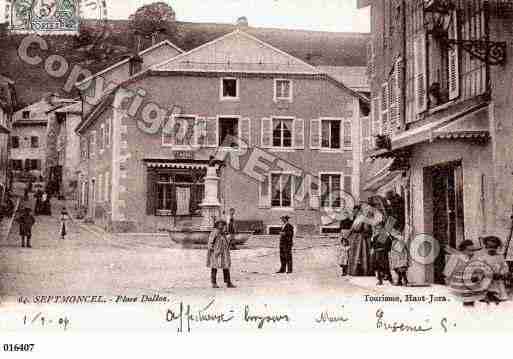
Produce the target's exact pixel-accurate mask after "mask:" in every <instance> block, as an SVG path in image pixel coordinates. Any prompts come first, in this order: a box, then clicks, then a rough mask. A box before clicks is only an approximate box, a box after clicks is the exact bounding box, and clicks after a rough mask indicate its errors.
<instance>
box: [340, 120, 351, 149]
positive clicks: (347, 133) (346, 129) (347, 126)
mask: <svg viewBox="0 0 513 359" xmlns="http://www.w3.org/2000/svg"><path fill="white" fill-rule="evenodd" d="M340 127H341V128H342V131H343V132H342V141H343V147H344V150H349V151H350V150H352V149H353V134H352V131H353V122H352V120H350V119H347V120H343V121H342V126H340Z"/></svg>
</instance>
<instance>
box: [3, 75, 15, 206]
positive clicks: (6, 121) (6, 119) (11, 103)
mask: <svg viewBox="0 0 513 359" xmlns="http://www.w3.org/2000/svg"><path fill="white" fill-rule="evenodd" d="M15 107H16V91H15V88H14V81H13V80H11V79H9V78H8V77H5V76H2V75H0V203H3V198H4V194H5V192H6V190H8V189H9V188H10V176H9V136H10V133H11V130H12V117H13V113H14V109H15Z"/></svg>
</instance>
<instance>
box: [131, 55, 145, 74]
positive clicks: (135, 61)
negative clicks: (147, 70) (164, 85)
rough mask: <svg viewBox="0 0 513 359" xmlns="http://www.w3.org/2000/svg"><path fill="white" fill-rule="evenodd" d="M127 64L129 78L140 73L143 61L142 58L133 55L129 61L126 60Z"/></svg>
mask: <svg viewBox="0 0 513 359" xmlns="http://www.w3.org/2000/svg"><path fill="white" fill-rule="evenodd" d="M128 62H129V73H130V76H133V75H135V74H138V73H139V72H141V71H142V67H143V62H144V61H143V59H142V57H141V56H139V55H138V54H134V55H132V56H130V59H129V60H128Z"/></svg>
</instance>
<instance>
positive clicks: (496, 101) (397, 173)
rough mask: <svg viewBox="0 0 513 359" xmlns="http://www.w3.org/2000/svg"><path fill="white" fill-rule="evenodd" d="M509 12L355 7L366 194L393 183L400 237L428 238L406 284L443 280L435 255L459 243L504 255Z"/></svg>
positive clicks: (466, 6)
mask: <svg viewBox="0 0 513 359" xmlns="http://www.w3.org/2000/svg"><path fill="white" fill-rule="evenodd" d="M512 5H513V4H512V2H511V1H481V0H478V1H459V0H454V1H420V0H414V1H400V0H386V1H360V6H371V24H372V25H371V26H372V41H371V42H370V43H369V46H368V49H369V54H368V68H369V70H368V72H369V76H370V81H371V89H372V91H371V92H372V94H371V101H372V102H371V103H372V105H371V114H372V121H371V131H372V133H373V135H374V141H373V142H374V146H375V150H374V151H372V152H371V153H369V155H370V157H371V158H377V159H379V161H381V163H380V164H379V163H378V164H379V166H377V168H376V169H375V170H374V172H373V175H372V176H370V177H373V178H369V181H368V182H369V183H368V184H369V185H371V184H372V183H370V182H372V180H374V181H375V183H374V187H372V186H370V187H369V188H372V189H373V190H374V191H379V190H380V187H382V186H386V185H387V183H388V182H389V181H391V180H395V181H396V184H397V187H400V188H402V189H403V191H404V198H405V201H406V207H407V229H406V234H407V237H408V238H409V240H413V239H415V238H416V237H418V236H419V235H420V234H429V235H430V236H432V237H433V240H432V243H430V248H434V249H435V251H433V252H431V255H433V260H432V261H427V262H425V263H419V261H413V263H412V267H411V268H410V276H411V277H412V281H414V282H422V283H424V282H443V280H444V277H443V268H444V265H445V255H444V250H443V248H444V246H450V247H457V246H458V244H459V243H461V241H462V240H463V239H470V240H474V241H476V244H477V243H478V242H479V237H480V236H482V235H484V234H495V235H498V236H499V237H500V238H502V240H503V242H504V244H505V247H506V248H508V243H509V240H510V238H509V230H510V228H511V219H510V216H511V214H512V213H511V212H512V204H513V198H512V194H511V193H512V191H511V180H512V178H511V173H512V168H511V167H512V164H511V158H512V150H513V149H512V146H511V135H512V133H513V132H512V131H513V125H512V124H511V121H510V108H511V106H512V103H513V98H512V91H511V81H510V79H511V78H512V77H511V73H512V71H513V65H512V64H513V62H512V48H511V45H510V43H511V42H510V40H511V37H512V31H513V26H512V24H513V22H512V19H513V17H512V14H513V13H512ZM380 176H381V178H382V179H385V180H384V181H382V182H381V183H380V182H379V177H380ZM438 248H441V251H440V252H441V254H440V255H438V254H437V253H435V252H436V249H438Z"/></svg>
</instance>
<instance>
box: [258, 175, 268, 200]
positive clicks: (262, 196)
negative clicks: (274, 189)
mask: <svg viewBox="0 0 513 359" xmlns="http://www.w3.org/2000/svg"><path fill="white" fill-rule="evenodd" d="M269 183H270V176H269V175H268V176H265V181H264V182H259V198H258V208H271V189H270V188H269Z"/></svg>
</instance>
